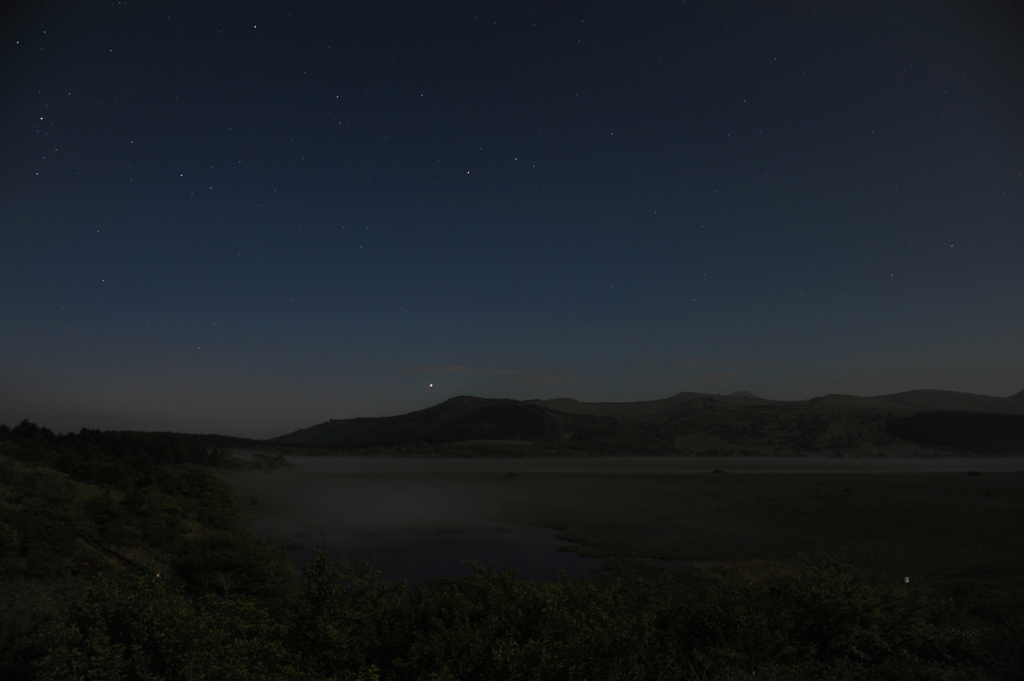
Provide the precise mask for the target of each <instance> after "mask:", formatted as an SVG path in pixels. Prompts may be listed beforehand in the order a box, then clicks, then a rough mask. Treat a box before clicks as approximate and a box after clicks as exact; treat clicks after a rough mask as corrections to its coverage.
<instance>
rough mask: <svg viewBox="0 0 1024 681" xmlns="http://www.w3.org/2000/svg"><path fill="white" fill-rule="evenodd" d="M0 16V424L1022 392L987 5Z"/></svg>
mask: <svg viewBox="0 0 1024 681" xmlns="http://www.w3.org/2000/svg"><path fill="white" fill-rule="evenodd" d="M768 6H771V7H768ZM5 11H7V12H8V14H5V15H3V16H0V38H2V45H0V197H2V199H0V339H2V340H0V422H6V423H7V424H8V425H11V424H13V423H16V422H17V421H19V420H21V419H22V418H29V419H32V420H34V421H36V422H38V423H41V424H43V425H46V426H49V427H51V428H54V429H56V430H58V431H65V430H72V429H74V430H77V429H78V428H81V427H83V426H87V427H94V428H130V429H145V430H179V431H191V432H225V433H230V434H234V435H244V436H255V437H264V436H273V435H279V434H282V433H284V432H288V431H290V430H294V429H296V428H299V427H303V426H307V425H311V424H313V423H318V422H321V421H324V420H327V419H329V418H347V417H353V416H376V415H389V414H396V413H401V412H405V411H410V410H413V409H419V408H423V407H427V406H430V405H432V404H435V403H437V402H440V401H442V400H443V399H446V398H448V397H451V396H454V395H460V394H472V395H479V396H485V397H513V398H517V399H526V398H551V397H563V396H565V397H576V398H578V399H583V400H636V399H655V398H661V397H667V396H669V395H672V394H674V393H677V392H680V391H684V390H691V391H699V392H710V393H729V392H733V391H738V390H748V391H751V392H754V393H756V394H757V395H759V396H762V397H769V398H774V399H804V398H808V397H812V396H815V395H821V394H825V393H833V392H841V393H850V394H858V395H874V394H884V393H892V392H898V391H902V390H910V389H916V388H940V389H950V390H963V391H968V392H976V393H983V394H990V395H1009V394H1011V393H1015V392H1018V391H1020V390H1021V389H1022V388H1024V175H1022V173H1024V9H1022V6H1021V5H1020V3H1016V2H1012V1H1011V0H1006V1H1005V2H996V1H993V2H952V1H948V2H947V1H941V0H936V1H927V2H924V1H922V2H904V1H901V2H870V1H861V2H846V3H838V2H810V3H808V2H801V1H795V2H786V3H753V2H702V1H699V0H689V1H688V2H656V3H630V2H615V3H597V4H594V3H576V2H554V3H553V2H545V3H534V4H527V3H464V4H461V5H459V3H456V2H450V1H449V2H444V3H425V2H417V3H401V2H392V3H383V2H381V3H370V2H365V3H364V2H353V3H328V2H308V3H307V2H279V1H277V0H262V1H261V2H253V3H235V2H231V3H229V2H218V1H214V0H207V1H205V2H201V3H200V2H175V3H168V2H157V1H153V2H141V1H129V2H89V1H85V2H53V3H49V4H46V3H36V4H35V5H30V6H27V7H24V6H23V7H20V8H18V9H17V10H15V11H12V10H10V9H8V10H5ZM431 384H433V387H431Z"/></svg>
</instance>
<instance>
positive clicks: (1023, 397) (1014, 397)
mask: <svg viewBox="0 0 1024 681" xmlns="http://www.w3.org/2000/svg"><path fill="white" fill-rule="evenodd" d="M1010 399H1011V400H1024V390H1021V391H1020V392H1019V393H1017V394H1016V395H1010Z"/></svg>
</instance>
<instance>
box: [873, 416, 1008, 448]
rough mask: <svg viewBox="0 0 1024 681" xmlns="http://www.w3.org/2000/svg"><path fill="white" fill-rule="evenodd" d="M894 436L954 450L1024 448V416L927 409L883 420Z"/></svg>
mask: <svg viewBox="0 0 1024 681" xmlns="http://www.w3.org/2000/svg"><path fill="white" fill-rule="evenodd" d="M886 429H887V431H888V432H889V433H890V434H891V435H892V436H894V437H898V438H902V439H904V440H907V441H910V442H919V443H921V444H925V445H929V446H931V447H940V448H945V449H952V450H955V451H957V452H973V453H978V454H1004V453H1007V452H1024V416H1019V415H1017V414H985V413H978V412H970V411H928V412H921V413H918V414H914V415H912V416H905V417H902V418H896V419H892V420H890V421H889V422H888V423H886Z"/></svg>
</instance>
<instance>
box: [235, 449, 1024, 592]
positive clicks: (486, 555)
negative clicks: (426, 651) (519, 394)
mask: <svg viewBox="0 0 1024 681" xmlns="http://www.w3.org/2000/svg"><path fill="white" fill-rule="evenodd" d="M239 454H242V453H241V452H239ZM288 461H289V464H290V466H289V467H287V468H282V469H278V470H275V471H227V472H223V473H222V475H223V477H224V478H225V479H226V480H227V481H228V483H229V484H230V485H231V486H232V488H233V489H234V491H235V492H236V494H237V495H238V496H239V497H240V498H241V499H242V500H243V507H244V508H245V509H246V516H247V518H248V520H249V523H250V527H251V528H252V529H253V530H254V531H255V532H257V533H259V534H262V535H265V536H270V537H273V538H275V539H277V540H279V541H281V542H282V543H284V544H285V545H286V546H289V556H290V557H291V558H292V560H293V561H294V562H295V563H296V564H297V565H298V566H299V567H303V566H305V565H308V564H309V563H310V562H311V561H312V558H313V548H314V546H315V545H316V542H317V541H318V540H319V537H320V533H321V532H323V533H324V534H325V536H326V542H327V552H328V555H330V556H331V557H332V558H336V559H337V558H341V557H344V558H346V559H348V560H349V561H350V562H352V563H354V564H358V563H359V562H361V561H363V560H372V561H373V563H374V565H375V566H376V568H377V569H379V570H380V571H381V572H382V573H383V574H384V577H385V578H394V577H404V578H407V579H409V580H410V581H425V580H430V579H435V578H441V577H451V576H456V575H462V574H467V573H469V571H470V569H469V568H468V567H467V566H466V565H465V564H464V562H463V561H465V560H472V561H476V562H479V563H482V564H485V565H491V566H492V567H494V568H495V569H496V570H500V569H501V568H502V567H505V566H508V567H510V568H513V569H515V570H517V571H518V572H519V573H520V574H521V575H522V576H524V577H527V578H533V579H554V578H557V577H558V575H559V574H560V573H564V574H566V575H567V576H569V577H579V576H584V575H588V574H591V573H592V572H593V571H595V570H596V569H598V568H599V567H600V566H601V564H602V563H603V562H604V561H605V560H606V559H601V558H584V557H580V556H578V555H576V554H575V553H573V552H571V551H570V552H567V551H564V550H562V551H560V550H558V548H559V547H562V548H563V549H564V548H566V544H565V542H562V541H559V540H558V539H556V538H555V535H556V534H557V530H554V529H550V528H543V527H537V526H534V525H530V524H528V522H524V517H522V512H521V511H518V512H516V513H511V512H510V511H509V509H510V508H512V507H513V506H516V507H517V508H519V509H522V508H523V507H524V494H525V495H527V496H528V495H529V493H530V492H529V490H530V489H539V488H530V487H529V486H525V487H523V486H519V487H517V485H515V484H514V483H515V482H516V481H520V482H522V481H524V480H528V479H531V478H533V479H536V477H537V476H542V477H545V478H547V477H549V476H552V477H559V478H566V479H569V478H571V479H585V478H591V479H593V478H608V477H610V478H617V477H619V476H640V477H643V476H656V477H663V476H674V475H687V476H690V475H709V474H711V473H712V472H713V471H716V472H720V473H728V474H800V473H817V474H822V473H826V474H833V473H834V474H855V473H860V474H864V473H868V474H886V473H893V474H899V473H929V472H931V473H966V472H969V471H977V472H981V473H985V472H996V471H1022V470H1024V459H1022V458H986V459H981V458H970V459H968V458H929V459H874V458H862V459H840V458H809V457H802V458H738V457H715V458H710V457H707V458H696V457H686V458H682V457H680V458H662V457H644V458H637V457H630V458H627V457H616V458H601V459H396V458H363V457H360V458H356V457H309V456H293V457H288ZM517 490H518V491H517ZM523 490H526V491H523ZM513 502H514V503H513ZM525 503H526V506H528V505H529V498H526V499H525ZM694 558H695V559H699V558H700V557H699V556H694ZM653 562H654V563H655V564H659V565H661V566H663V567H666V568H674V567H682V566H688V565H694V564H697V563H701V562H703V561H699V560H691V561H653Z"/></svg>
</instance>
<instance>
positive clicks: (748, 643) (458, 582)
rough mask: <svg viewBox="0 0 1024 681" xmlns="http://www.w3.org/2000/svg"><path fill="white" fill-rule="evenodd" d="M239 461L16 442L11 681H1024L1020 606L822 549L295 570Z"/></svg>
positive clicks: (1, 631)
mask: <svg viewBox="0 0 1024 681" xmlns="http://www.w3.org/2000/svg"><path fill="white" fill-rule="evenodd" d="M270 463H272V462H270ZM228 465H242V464H240V463H238V462H235V461H233V460H232V459H230V457H227V456H226V455H224V454H223V453H222V452H219V451H207V450H204V449H201V448H199V447H196V446H195V445H192V444H189V443H188V442H185V441H182V440H180V439H175V438H174V437H172V436H169V435H165V434H151V435H147V434H138V433H100V432H97V431H82V432H81V433H79V434H71V435H63V436H58V435H55V434H53V433H51V432H50V431H47V430H45V429H41V428H38V427H36V426H33V425H32V424H28V423H22V424H20V425H19V426H17V427H16V428H14V429H12V430H7V429H0V570H2V572H0V587H2V588H0V599H2V600H0V608H2V610H0V612H2V616H0V650H2V651H3V654H2V655H0V678H3V679H324V680H327V679H337V680H342V679H499V678H500V679H751V680H753V679H1020V678H1024V647H1022V644H1021V641H1024V612H1022V608H1021V603H1020V596H1019V594H1017V595H1014V593H1007V592H1006V591H1000V592H999V593H989V592H984V591H978V590H971V589H968V588H967V587H961V586H957V585H956V584H931V585H928V584H917V583H915V584H904V583H902V581H900V580H888V581H887V582H885V583H879V582H874V581H867V580H864V579H862V578H860V577H858V574H857V572H856V571H855V569H854V568H852V567H850V566H847V565H844V564H842V563H841V562H840V561H837V560H834V559H827V558H819V559H814V560H809V561H807V563H806V564H805V565H803V566H802V567H799V568H795V569H790V570H787V571H779V570H771V569H768V568H765V569H758V570H756V571H751V570H739V569H731V570H730V569H723V570H716V571H707V570H684V571H678V572H671V573H666V572H643V571H637V570H627V571H619V572H606V573H602V574H599V575H597V576H595V577H593V578H590V579H586V580H576V581H569V580H562V581H560V582H554V583H549V582H531V581H525V580H521V579H518V578H517V577H516V576H515V575H514V574H512V573H509V572H502V573H495V572H493V571H491V570H490V569H489V568H485V567H481V566H476V567H475V568H474V571H473V574H472V575H471V576H468V577H464V578H458V579H451V580H438V581H434V582H431V583H429V584H426V585H422V586H410V585H409V584H407V583H405V582H402V581H385V580H383V579H381V577H380V576H379V575H378V574H376V573H375V572H374V571H373V570H372V568H370V567H369V566H363V567H362V568H360V569H359V570H354V569H353V568H351V567H350V566H348V565H345V564H342V565H332V564H331V563H330V561H328V559H327V558H326V556H325V555H324V553H323V551H319V552H318V557H317V559H316V561H315V562H314V564H313V565H312V566H311V567H310V568H309V569H308V570H306V571H305V574H304V575H302V576H301V577H299V576H296V575H294V574H293V571H292V570H291V568H290V566H289V564H288V562H287V561H286V560H285V559H284V554H283V552H282V550H281V549H280V548H279V547H277V546H275V545H272V544H270V543H267V542H265V541H262V540H260V539H257V538H255V537H253V536H251V535H250V534H248V533H247V532H245V531H244V530H243V529H242V528H240V527H238V525H237V522H236V520H235V511H234V508H233V506H232V500H231V495H230V493H229V491H228V489H227V488H226V487H225V486H224V484H223V483H222V482H221V481H220V480H219V479H218V478H217V477H216V476H214V475H213V474H212V473H211V472H210V468H211V467H212V466H228ZM247 465H263V464H261V463H256V464H247Z"/></svg>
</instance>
